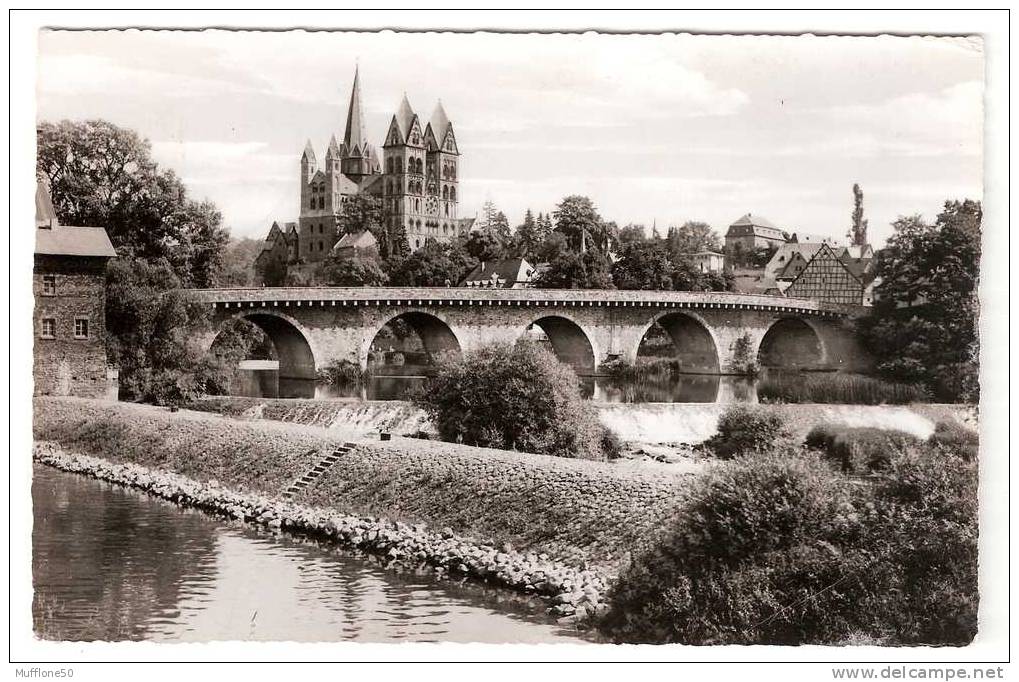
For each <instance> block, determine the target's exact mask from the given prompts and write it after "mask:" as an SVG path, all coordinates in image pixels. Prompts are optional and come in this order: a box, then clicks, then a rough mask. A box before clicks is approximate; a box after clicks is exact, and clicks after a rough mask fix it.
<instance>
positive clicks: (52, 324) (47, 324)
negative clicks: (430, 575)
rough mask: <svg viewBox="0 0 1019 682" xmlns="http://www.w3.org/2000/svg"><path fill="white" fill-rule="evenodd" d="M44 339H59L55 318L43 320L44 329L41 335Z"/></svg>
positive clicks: (41, 330)
mask: <svg viewBox="0 0 1019 682" xmlns="http://www.w3.org/2000/svg"><path fill="white" fill-rule="evenodd" d="M39 336H41V337H42V338H44V339H55V338H56V337H57V320H56V318H53V317H44V318H42V329H40V334H39Z"/></svg>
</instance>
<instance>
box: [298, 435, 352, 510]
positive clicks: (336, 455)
mask: <svg viewBox="0 0 1019 682" xmlns="http://www.w3.org/2000/svg"><path fill="white" fill-rule="evenodd" d="M354 446H355V444H354V443H344V444H343V445H341V446H340V447H338V448H336V449H335V450H333V451H332V452H330V453H329V454H327V455H326V456H325V457H323V458H322V459H320V460H319V461H318V462H316V463H315V466H313V467H312V468H311V469H309V470H308V471H306V472H305V473H304V474H302V475H301V476H300V477H299V478H297V480H295V481H294V482H293V483H291V484H290V487H289V488H287V489H286V490H284V491H283V497H284V499H288V500H289V499H293V498H294V497H295V496H296V495H297V493H299V492H301V491H302V490H304V489H305V488H307V487H308V486H309V485H311V484H312V483H314V482H315V481H317V480H318V479H319V478H320V477H321V476H322V474H324V473H325V472H327V471H329V469H330V468H332V466H333V465H334V464H336V462H338V461H339V460H340V458H341V457H343V455H345V454H347V453H348V452H350V450H351V449H352V448H353V447H354Z"/></svg>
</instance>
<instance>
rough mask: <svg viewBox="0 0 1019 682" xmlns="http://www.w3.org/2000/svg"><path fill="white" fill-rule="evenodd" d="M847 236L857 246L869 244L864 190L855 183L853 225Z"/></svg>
mask: <svg viewBox="0 0 1019 682" xmlns="http://www.w3.org/2000/svg"><path fill="white" fill-rule="evenodd" d="M846 236H847V237H849V239H850V243H851V244H853V245H855V246H862V245H864V244H866V243H867V219H866V218H864V217H863V190H862V189H860V186H859V185H857V184H855V183H854V184H853V225H852V227H851V228H850V229H849V234H847V235H846Z"/></svg>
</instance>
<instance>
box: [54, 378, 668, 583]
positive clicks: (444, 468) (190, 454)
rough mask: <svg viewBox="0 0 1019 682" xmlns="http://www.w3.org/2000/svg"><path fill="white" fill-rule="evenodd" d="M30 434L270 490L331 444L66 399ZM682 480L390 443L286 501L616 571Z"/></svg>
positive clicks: (264, 428) (280, 430) (302, 435)
mask: <svg viewBox="0 0 1019 682" xmlns="http://www.w3.org/2000/svg"><path fill="white" fill-rule="evenodd" d="M34 432H35V436H36V438H37V439H39V440H48V441H53V442H56V443H58V444H59V445H60V446H61V447H63V448H65V449H66V450H68V451H71V452H80V453H83V454H88V455H94V456H98V457H103V458H104V459H107V460H110V461H113V462H119V463H134V464H141V465H143V466H146V467H153V468H159V469H163V470H166V471H171V472H174V473H179V474H182V475H185V476H188V477H190V478H193V479H196V480H199V481H209V480H213V479H214V480H216V481H219V482H220V483H223V484H225V485H230V486H232V487H236V488H239V489H247V490H255V491H259V492H264V493H267V494H272V495H276V494H279V493H281V492H282V491H283V490H284V489H285V488H286V487H287V485H289V484H290V483H291V482H292V481H293V480H294V479H295V478H296V477H297V476H299V475H300V474H302V473H304V472H305V471H306V470H307V469H309V468H310V467H311V466H312V465H313V463H314V462H316V461H317V460H318V459H319V458H320V456H321V455H320V454H319V453H320V452H321V451H323V450H325V449H327V448H333V447H336V446H338V445H340V444H342V442H343V441H344V439H343V438H341V437H339V436H338V435H336V434H335V432H334V431H331V430H325V429H321V428H315V427H308V426H302V425H296V424H284V423H280V422H274V421H270V420H250V421H242V420H236V419H228V418H224V417H221V416H217V415H209V414H202V413H197V412H189V411H181V412H177V413H171V412H169V411H168V410H166V409H163V408H154V407H148V406H142V405H133V404H124V403H103V402H95V401H86V400H76V399H69V398H38V399H36V401H35V423H34ZM686 480H687V479H686V477H683V476H675V475H665V474H661V473H657V472H644V471H639V470H634V469H621V468H620V467H616V466H614V465H612V464H604V463H595V462H578V461H572V460H564V459H558V458H554V457H547V456H542V455H530V454H524V453H509V452H504V451H498V450H485V449H482V448H470V447H465V446H457V445H453V444H449V443H440V442H431V441H421V440H417V439H396V440H393V441H390V442H385V443H383V442H378V441H375V442H371V443H364V444H361V445H359V447H357V448H356V449H354V450H352V451H351V452H349V453H348V454H347V455H345V456H344V459H343V460H341V462H340V463H338V464H337V465H336V466H334V467H333V468H332V469H331V470H330V471H329V472H328V473H327V474H326V475H325V476H324V477H323V478H322V479H320V480H319V481H318V483H317V484H316V485H315V486H313V487H311V488H309V489H308V490H306V491H305V492H304V493H302V495H303V497H301V498H299V499H298V500H297V501H300V502H303V503H306V504H312V505H315V506H323V507H328V508H332V509H337V510H340V511H342V512H343V513H347V514H354V515H358V514H363V515H366V516H373V517H386V518H388V519H391V520H394V521H401V522H405V523H415V524H416V523H420V524H425V525H427V526H428V527H429V528H432V529H446V528H448V529H450V530H451V531H452V532H455V533H457V534H460V535H464V536H468V537H473V538H476V539H478V540H481V541H484V542H486V543H492V544H495V545H497V546H498V545H502V544H504V543H505V544H509V545H511V546H512V547H513V548H514V549H516V550H518V551H524V552H533V553H539V554H540V553H545V554H548V555H550V556H553V557H556V558H558V559H560V560H562V561H565V562H568V563H571V564H573V565H581V564H584V563H589V564H601V565H603V566H606V567H614V566H616V565H617V564H618V563H619V561H620V560H621V558H622V557H623V555H624V554H625V552H627V551H630V550H632V549H633V548H635V547H636V546H638V545H640V544H642V543H643V542H647V541H651V540H653V538H654V537H655V535H656V533H657V530H658V529H659V528H661V526H662V525H663V523H664V522H665V521H666V520H667V519H668V518H670V517H671V515H672V514H673V513H674V511H675V509H676V507H677V505H678V504H679V500H680V497H681V494H682V491H683V490H684V489H685V488H686Z"/></svg>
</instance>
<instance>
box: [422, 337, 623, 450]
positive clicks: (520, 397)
mask: <svg viewBox="0 0 1019 682" xmlns="http://www.w3.org/2000/svg"><path fill="white" fill-rule="evenodd" d="M415 402H417V403H418V405H419V406H420V407H422V408H423V409H424V410H425V411H427V412H428V413H429V415H430V416H431V418H432V421H433V423H435V425H436V426H437V428H438V430H439V435H440V436H441V437H442V439H443V440H446V441H451V442H462V443H466V444H469V445H478V446H483V447H494V448H501V449H506V450H522V451H524V452H536V453H540V454H547V455H555V456H558V457H578V458H584V459H606V457H607V454H608V453H607V452H606V444H605V443H606V441H607V440H608V439H607V437H606V435H605V433H606V432H605V429H604V427H603V426H602V425H601V424H600V423H599V422H598V418H597V416H596V414H595V412H594V410H593V408H592V407H591V405H590V403H588V402H586V401H585V400H584V399H583V398H582V397H581V395H580V382H579V380H578V379H577V375H576V374H574V373H573V370H571V369H570V368H569V366H567V365H564V364H563V363H561V362H559V361H558V360H557V359H556V357H555V356H554V355H553V354H552V353H551V352H549V351H547V350H545V349H543V348H541V347H540V346H538V345H537V344H534V343H520V344H516V345H513V346H509V345H506V346H488V347H485V348H482V349H481V350H479V351H477V352H475V353H471V354H468V355H467V356H466V357H465V358H464V359H463V360H462V361H458V362H446V363H443V364H441V365H440V367H439V369H438V373H437V374H436V376H435V377H434V378H432V379H430V380H429V382H428V383H427V385H426V386H425V390H424V391H421V392H420V393H419V394H418V395H417V397H416V398H415Z"/></svg>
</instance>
